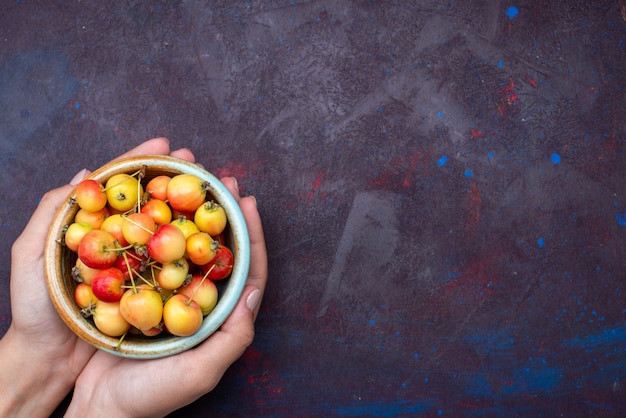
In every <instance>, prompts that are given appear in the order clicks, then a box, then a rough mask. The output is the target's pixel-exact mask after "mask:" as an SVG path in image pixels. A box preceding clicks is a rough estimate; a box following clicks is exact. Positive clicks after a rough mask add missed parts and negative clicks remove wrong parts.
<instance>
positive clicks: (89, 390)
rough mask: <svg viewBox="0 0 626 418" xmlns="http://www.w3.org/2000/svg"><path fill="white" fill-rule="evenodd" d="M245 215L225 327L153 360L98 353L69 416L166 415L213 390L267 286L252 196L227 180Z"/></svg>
mask: <svg viewBox="0 0 626 418" xmlns="http://www.w3.org/2000/svg"><path fill="white" fill-rule="evenodd" d="M221 181H222V183H224V185H225V186H226V187H227V188H228V190H229V191H230V192H231V193H232V195H233V196H234V197H235V199H236V200H237V201H238V202H239V206H240V207H241V210H242V212H243V215H244V218H245V220H246V224H247V226H248V230H249V235H250V245H251V251H250V253H251V260H250V272H249V274H248V279H247V281H246V286H245V288H244V291H243V294H242V296H241V298H240V300H239V302H238V303H237V305H236V307H235V309H234V311H233V312H232V314H231V315H230V316H229V317H228V319H227V320H226V322H224V324H223V325H222V326H221V328H220V329H219V330H218V331H217V332H215V333H214V334H213V335H211V336H210V337H209V338H208V339H207V340H206V341H204V342H203V343H201V344H200V345H199V346H197V347H195V348H192V349H190V350H187V351H184V352H182V353H180V354H177V355H174V356H170V357H165V358H160V359H153V360H134V359H127V358H122V357H117V356H114V355H111V354H109V353H107V352H104V351H98V352H96V353H95V354H94V355H93V357H91V360H90V361H89V363H88V364H87V366H86V367H85V368H84V369H83V371H82V372H81V374H80V376H79V377H78V379H77V381H76V386H75V389H74V394H73V398H72V401H71V403H70V406H69V408H68V410H67V416H69V417H72V416H90V417H98V416H107V417H108V416H116V417H118V416H119V417H122V416H133V417H139V416H164V415H166V414H168V413H169V412H172V411H174V410H176V409H178V408H180V407H182V406H185V405H187V404H189V403H191V402H193V401H194V400H196V399H198V398H199V397H200V396H202V395H204V394H205V393H207V392H209V391H211V390H212V389H213V388H214V387H215V386H216V385H217V383H218V382H219V381H220V379H221V378H222V376H223V374H224V372H225V371H226V369H228V367H230V366H231V364H232V363H234V362H235V360H237V359H238V358H239V357H241V355H242V354H243V353H244V351H245V349H246V348H247V347H248V346H249V345H250V344H251V343H252V339H253V337H254V321H255V319H256V316H257V314H258V311H259V305H260V302H261V299H262V295H263V292H264V289H265V284H266V282H267V274H268V272H267V251H266V248H265V240H264V236H263V229H262V225H261V218H260V216H259V213H258V211H257V206H256V200H255V199H254V198H253V197H240V195H239V191H238V187H237V182H236V181H235V180H234V179H233V178H223V179H221Z"/></svg>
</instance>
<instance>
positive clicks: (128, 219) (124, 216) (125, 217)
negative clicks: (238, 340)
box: [120, 215, 154, 235]
mask: <svg viewBox="0 0 626 418" xmlns="http://www.w3.org/2000/svg"><path fill="white" fill-rule="evenodd" d="M120 216H121V217H122V218H123V219H124V220H125V221H127V222H130V223H131V224H133V225H135V226H136V227H137V228H141V229H143V230H144V231H146V232H147V233H149V234H150V235H154V231H151V230H149V229H148V228H146V227H145V226H143V225H140V224H138V223H137V222H135V221H133V220H132V219H130V218H129V217H128V216H126V215H120Z"/></svg>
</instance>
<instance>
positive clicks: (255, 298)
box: [246, 289, 261, 313]
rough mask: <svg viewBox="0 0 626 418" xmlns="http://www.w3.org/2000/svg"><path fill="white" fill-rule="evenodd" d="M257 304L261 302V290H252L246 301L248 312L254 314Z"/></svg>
mask: <svg viewBox="0 0 626 418" xmlns="http://www.w3.org/2000/svg"><path fill="white" fill-rule="evenodd" d="M259 302H261V289H254V290H253V291H252V292H251V293H250V294H249V295H248V298H247V299H246V307H247V308H248V309H250V312H253V313H254V311H256V308H257V307H258V306H259Z"/></svg>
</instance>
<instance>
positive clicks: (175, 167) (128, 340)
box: [44, 156, 250, 359]
mask: <svg viewBox="0 0 626 418" xmlns="http://www.w3.org/2000/svg"><path fill="white" fill-rule="evenodd" d="M144 166H145V169H146V171H145V172H146V175H145V177H144V180H143V182H144V184H145V183H147V182H148V181H149V180H150V179H151V178H153V177H156V176H158V175H161V174H166V175H170V176H173V175H176V174H180V173H191V174H195V175H196V176H198V177H200V178H201V179H203V180H205V181H207V182H208V184H209V190H208V192H207V198H209V197H210V198H212V199H213V200H215V201H216V202H217V203H219V204H220V205H222V206H223V207H224V209H225V211H226V215H227V217H228V226H227V228H226V230H225V231H224V239H225V244H226V245H227V246H229V248H230V249H231V250H232V252H233V256H234V267H233V271H232V273H231V275H230V277H229V278H227V279H224V280H220V281H217V282H216V284H217V286H218V291H219V296H218V302H217V305H216V307H215V309H214V310H213V311H212V312H211V313H209V314H208V315H207V316H206V317H205V318H204V320H203V322H202V326H201V327H200V329H199V330H198V331H197V332H196V333H195V334H193V335H191V336H188V337H177V336H172V335H170V334H166V333H162V335H159V336H157V337H144V336H138V335H131V334H130V333H129V334H127V335H126V336H125V337H124V338H123V339H122V341H121V343H120V338H113V337H109V336H107V335H104V334H102V333H101V332H100V331H99V330H98V329H97V328H96V327H95V325H94V324H93V321H92V320H91V319H89V318H85V317H84V316H83V315H82V313H81V309H80V308H79V307H78V306H77V305H76V303H75V302H74V289H75V288H76V285H77V283H76V281H75V280H74V279H73V278H72V274H71V273H72V267H73V266H74V264H75V262H76V258H77V256H76V254H75V253H74V252H72V251H71V250H69V249H68V248H67V247H66V246H65V245H62V244H60V242H63V231H64V228H65V227H66V226H67V225H69V224H70V223H71V222H72V220H73V219H74V216H75V215H76V212H77V211H78V205H77V204H76V203H73V200H72V199H71V196H72V195H73V194H74V192H72V193H71V194H70V195H69V196H68V198H67V201H66V203H64V204H62V205H61V207H60V208H59V210H58V211H57V213H56V215H55V217H54V220H53V221H52V224H51V226H50V230H49V233H48V237H47V240H46V243H45V252H44V263H45V276H46V284H47V287H48V292H49V294H50V298H51V300H52V302H53V304H54V307H55V308H56V310H57V312H58V314H59V316H60V317H61V318H62V319H63V321H64V322H65V323H66V324H67V326H68V327H69V328H70V329H71V330H72V331H73V332H74V333H75V334H76V335H78V336H79V337H80V338H82V339H83V340H85V341H87V342H88V343H90V344H92V345H93V346H95V347H97V348H98V349H100V350H104V351H106V352H109V353H111V354H114V355H117V356H122V357H127V358H136V359H149V358H159V357H165V356H169V355H173V354H177V353H180V352H182V351H184V350H187V349H189V348H192V347H194V346H196V345H198V344H200V343H201V342H202V341H204V340H205V339H206V338H208V337H209V336H210V335H211V334H213V333H214V332H215V331H216V330H217V329H218V328H219V327H220V326H221V325H222V323H223V322H224V321H225V320H226V318H227V317H228V316H229V315H230V313H231V312H232V310H233V309H234V307H235V305H236V304H237V302H238V300H239V298H240V296H241V293H242V291H243V287H244V284H245V282H246V278H247V276H248V269H249V265H250V240H249V236H248V229H247V227H246V223H245V219H244V217H243V214H242V213H241V210H240V208H239V205H238V204H237V202H236V201H235V199H234V198H233V196H232V195H231V194H230V192H229V191H228V189H226V187H225V186H224V185H223V184H222V183H221V182H220V181H219V180H218V179H217V178H216V177H215V176H213V175H212V174H210V173H209V172H207V171H205V170H204V169H202V168H200V167H199V166H197V165H195V164H192V163H189V162H187V161H185V160H182V159H178V158H174V157H169V156H141V157H130V158H125V159H120V160H116V161H113V162H111V163H109V164H107V165H105V166H103V167H101V168H100V169H98V170H96V171H94V172H93V173H92V174H91V175H90V176H89V177H90V178H93V179H96V180H98V181H99V182H101V183H103V184H104V183H105V182H106V181H107V180H108V179H109V178H110V177H111V176H113V175H115V174H119V173H127V174H131V173H134V172H136V171H137V170H140V169H141V168H142V167H144Z"/></svg>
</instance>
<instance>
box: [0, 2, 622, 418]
mask: <svg viewBox="0 0 626 418" xmlns="http://www.w3.org/2000/svg"><path fill="white" fill-rule="evenodd" d="M111 4H113V2H88V1H73V2H69V1H66V2H62V1H19V0H18V1H15V2H3V5H2V6H0V109H1V110H2V112H1V116H0V152H1V153H0V166H1V168H0V170H1V174H0V190H1V192H2V197H3V199H2V201H3V204H2V207H1V208H0V231H1V235H2V240H1V244H0V245H1V247H0V251H1V253H2V254H4V255H5V257H7V256H8V254H9V251H10V246H11V243H12V242H13V240H14V239H15V238H16V237H17V236H18V234H19V233H20V231H21V230H22V228H23V227H24V225H25V224H26V222H27V220H28V218H29V216H30V214H31V213H32V210H33V209H34V208H35V206H36V204H37V201H38V198H39V197H40V196H41V195H42V194H43V193H44V192H45V191H46V190H48V189H51V188H54V187H57V186H59V185H61V184H64V183H65V182H68V181H69V180H70V179H71V178H72V177H73V175H74V174H75V173H76V172H78V171H79V170H80V169H82V168H83V167H89V168H92V169H93V168H96V167H98V166H100V165H102V164H103V163H105V162H107V161H108V160H110V159H111V158H112V157H114V156H116V155H118V154H119V153H121V152H123V151H125V150H127V149H129V148H131V147H132V146H134V145H136V144H138V143H140V142H142V141H143V140H145V139H148V138H151V137H154V136H167V137H168V138H170V140H171V141H172V144H173V147H189V148H190V149H192V150H193V151H194V152H195V154H196V155H197V157H198V160H199V161H200V162H202V163H203V164H204V165H205V166H206V167H207V168H208V169H209V170H211V171H213V172H214V173H215V174H217V175H234V176H236V177H237V178H238V179H239V182H240V184H241V185H242V187H243V190H244V192H245V193H246V194H253V195H255V196H256V197H257V199H258V202H259V206H260V210H261V212H262V216H263V220H264V226H265V230H266V235H267V243H268V249H269V260H270V282H269V285H268V288H267V294H266V298H265V300H264V305H263V309H262V313H261V315H260V317H259V320H258V326H257V336H256V340H255V342H254V344H253V346H252V347H251V348H250V349H249V350H248V351H247V353H246V354H245V355H244V356H243V358H242V359H241V360H240V361H238V362H237V363H236V364H235V365H234V366H233V367H232V369H231V370H229V372H228V373H227V375H226V376H225V378H224V380H223V381H222V383H221V385H220V386H219V387H218V388H217V389H216V390H215V391H214V392H213V393H212V394H209V395H207V396H205V397H204V398H202V399H200V400H199V401H198V402H196V403H194V404H192V405H190V406H189V407H187V408H185V409H184V410H183V411H181V412H180V413H176V414H174V416H181V417H182V416H208V415H210V416H284V417H295V416H362V415H371V416H395V415H397V416H414V415H420V414H421V415H425V416H439V415H442V416H458V415H462V414H465V415H482V416H484V415H486V416H504V415H507V416H511V415H520V416H558V415H559V414H564V415H565V416H624V415H626V301H625V296H624V293H625V292H626V281H625V273H624V267H625V260H626V245H625V237H626V194H625V193H626V183H625V181H626V166H625V156H624V149H625V141H626V129H625V128H624V123H623V121H624V116H625V115H626V100H625V91H624V88H625V87H626V79H625V75H626V74H625V68H626V60H625V59H624V52H625V51H624V48H625V38H626V22H625V19H626V8H625V5H626V3H624V2H622V1H621V0H620V1H594V2H590V1H583V0H580V1H568V2H561V1H546V0H543V1H542V0H535V1H518V2H509V3H507V2H500V1H498V0H484V1H467V2H460V1H458V2H453V1H436V0H421V1H418V2H401V3H399V4H398V3H397V2H391V1H378V2H375V1H362V2H349V1H312V2H300V1H295V2H289V1H283V2H278V1H276V2H272V1H260V0H255V1H249V2H225V1H216V2H206V3H201V2H194V1H177V2H161V3H157V2H154V3H153V2H136V1H127V2H116V3H115V6H112V5H111ZM510 6H514V8H511V7H510ZM516 12H517V14H516ZM0 284H1V287H0V303H1V310H0V333H4V332H5V331H6V329H7V327H8V325H9V323H10V306H9V266H8V265H6V263H5V268H4V269H2V272H1V275H0Z"/></svg>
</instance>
